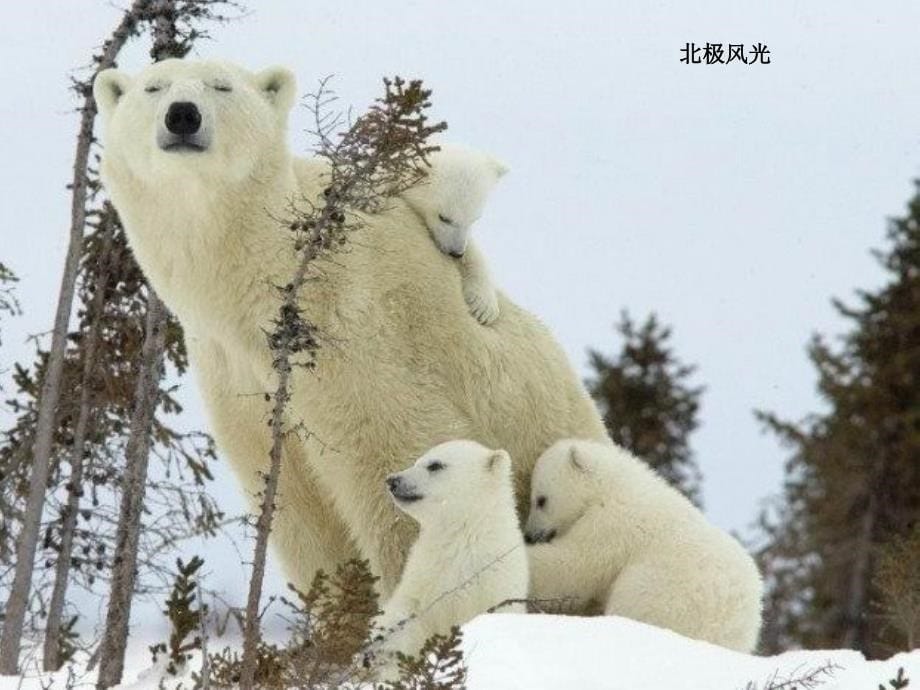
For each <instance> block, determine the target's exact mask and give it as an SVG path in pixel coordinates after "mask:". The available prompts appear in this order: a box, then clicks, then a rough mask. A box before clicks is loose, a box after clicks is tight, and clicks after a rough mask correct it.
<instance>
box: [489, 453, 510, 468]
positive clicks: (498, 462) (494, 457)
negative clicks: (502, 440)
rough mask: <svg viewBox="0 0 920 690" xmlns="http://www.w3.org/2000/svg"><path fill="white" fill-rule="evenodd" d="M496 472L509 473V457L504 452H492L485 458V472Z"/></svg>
mask: <svg viewBox="0 0 920 690" xmlns="http://www.w3.org/2000/svg"><path fill="white" fill-rule="evenodd" d="M498 470H502V471H505V472H510V471H511V456H510V455H508V451H506V450H493V451H492V452H491V453H489V457H488V458H486V471H487V472H496V471H498Z"/></svg>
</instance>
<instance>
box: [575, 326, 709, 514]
mask: <svg viewBox="0 0 920 690" xmlns="http://www.w3.org/2000/svg"><path fill="white" fill-rule="evenodd" d="M616 329H617V331H618V332H619V334H620V336H621V338H622V345H621V348H620V351H619V352H618V353H617V354H616V355H614V356H612V357H609V356H607V355H604V354H602V353H600V352H599V351H597V350H589V351H588V356H589V358H590V360H589V364H590V367H591V369H592V371H593V375H592V376H591V377H590V378H588V380H587V381H586V382H585V383H586V385H587V387H588V391H589V392H590V393H591V395H592V396H593V397H594V399H595V401H597V404H598V406H599V407H600V410H601V414H602V415H603V417H604V424H605V426H606V427H607V431H608V433H609V434H610V437H611V438H612V439H613V440H614V441H616V443H618V444H620V445H621V446H623V447H625V448H628V449H629V450H631V451H632V452H633V453H635V454H636V455H637V456H638V457H640V458H642V459H643V460H645V461H646V462H647V463H648V464H649V465H651V466H652V467H653V468H654V469H655V470H656V471H657V472H658V473H659V474H661V475H662V476H663V477H664V478H665V479H667V480H668V481H669V482H670V483H671V484H673V485H674V486H675V487H677V488H678V489H679V490H680V491H681V492H682V493H683V494H684V495H685V496H687V497H688V498H689V499H690V500H691V501H693V502H694V503H695V504H696V505H698V506H699V505H702V497H701V495H700V492H701V482H702V475H701V473H700V470H699V467H698V466H697V464H696V462H695V460H694V458H693V451H692V450H691V448H690V434H691V433H692V432H693V430H694V429H696V427H697V426H698V424H699V422H698V420H697V414H698V412H699V408H700V396H701V395H702V392H703V388H702V387H699V386H693V385H691V384H690V382H689V379H690V378H691V377H692V375H693V373H694V371H695V370H696V367H694V366H688V365H686V364H683V363H681V362H680V360H678V359H677V357H676V356H675V355H674V352H673V350H672V349H671V343H670V338H671V329H670V328H668V327H667V326H662V325H661V324H660V323H659V322H658V319H657V318H656V317H655V315H654V314H652V315H651V316H649V317H648V318H647V319H646V320H645V322H644V323H643V324H642V325H641V326H638V327H637V326H636V324H635V323H634V322H633V320H632V319H631V318H630V316H629V314H628V313H626V312H623V314H622V315H621V317H620V322H619V324H617V326H616Z"/></svg>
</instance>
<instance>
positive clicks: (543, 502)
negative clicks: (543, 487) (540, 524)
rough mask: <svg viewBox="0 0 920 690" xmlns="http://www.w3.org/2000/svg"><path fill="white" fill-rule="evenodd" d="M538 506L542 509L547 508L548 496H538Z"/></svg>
mask: <svg viewBox="0 0 920 690" xmlns="http://www.w3.org/2000/svg"><path fill="white" fill-rule="evenodd" d="M536 506H537V508H539V509H541V510H542V509H543V508H545V507H546V496H537V500H536Z"/></svg>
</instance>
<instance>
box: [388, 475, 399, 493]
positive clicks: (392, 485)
mask: <svg viewBox="0 0 920 690" xmlns="http://www.w3.org/2000/svg"><path fill="white" fill-rule="evenodd" d="M387 487H388V488H389V489H390V491H396V489H398V488H399V477H397V476H396V475H392V474H391V475H390V476H389V477H387Z"/></svg>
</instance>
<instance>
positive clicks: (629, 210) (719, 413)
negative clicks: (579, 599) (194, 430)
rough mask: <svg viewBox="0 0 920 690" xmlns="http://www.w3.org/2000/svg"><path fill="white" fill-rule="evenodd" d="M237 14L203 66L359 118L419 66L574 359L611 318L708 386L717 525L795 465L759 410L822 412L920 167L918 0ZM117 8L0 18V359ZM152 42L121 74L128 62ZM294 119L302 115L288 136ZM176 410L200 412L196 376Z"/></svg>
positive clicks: (38, 302)
mask: <svg viewBox="0 0 920 690" xmlns="http://www.w3.org/2000/svg"><path fill="white" fill-rule="evenodd" d="M250 4H251V9H252V10H253V12H252V14H251V16H249V17H248V18H246V19H244V20H242V21H239V22H236V23H233V24H230V25H227V26H225V27H217V28H215V29H213V30H212V33H213V36H214V40H213V41H210V42H207V43H202V44H200V45H199V48H198V51H197V56H199V57H203V58H223V59H229V60H233V61H236V62H238V63H240V64H242V65H244V66H246V67H250V68H252V69H258V68H261V67H265V66H269V65H272V64H282V65H286V66H288V67H290V68H291V69H292V70H293V71H294V72H295V73H296V74H297V76H298V78H299V80H300V89H301V91H302V92H306V91H309V90H310V89H311V88H312V87H313V86H314V85H315V83H316V80H317V79H319V78H320V77H323V76H326V75H329V74H334V75H335V79H334V81H333V85H334V87H335V89H336V90H337V91H338V93H339V95H340V97H341V102H342V103H343V104H351V105H354V106H355V107H356V108H358V109H361V108H363V107H364V106H365V105H366V104H367V103H368V102H369V101H370V100H371V99H372V98H373V97H375V96H376V95H377V94H378V93H379V91H380V77H381V76H382V75H387V74H400V75H403V76H406V77H416V76H417V77H422V78H423V79H424V80H425V81H426V82H427V84H428V85H429V86H430V87H431V88H433V89H434V96H433V100H434V104H435V108H434V111H435V115H436V116H437V117H439V118H442V119H446V120H447V121H448V122H449V126H450V128H449V132H448V134H447V136H446V137H445V139H446V140H450V141H457V142H462V143H466V144H469V145H472V146H475V147H479V148H483V149H486V150H488V151H491V152H493V153H494V154H496V155H498V156H499V157H500V158H502V159H503V160H505V161H506V162H507V163H508V164H509V165H510V167H511V174H509V175H508V176H506V177H505V178H504V179H503V180H502V182H501V184H500V185H499V187H498V188H497V190H496V192H495V194H494V197H493V200H492V202H491V204H490V206H489V207H488V209H487V211H486V214H485V215H484V216H483V218H482V220H481V221H480V222H479V224H478V225H477V227H476V229H475V233H476V236H477V238H478V240H479V242H480V244H481V246H482V247H483V249H484V251H485V253H486V255H487V256H488V257H489V261H490V263H491V265H492V267H493V272H494V275H495V279H496V281H497V282H498V283H499V284H500V286H501V287H502V288H503V289H504V290H505V291H506V292H507V293H508V294H509V295H510V296H511V297H512V298H513V299H514V300H516V301H517V302H519V303H520V304H522V305H523V306H525V307H527V308H528V309H530V310H532V311H533V312H534V313H535V314H537V315H538V316H539V317H540V318H541V319H543V320H544V321H545V322H546V323H547V324H548V325H549V326H550V327H551V328H552V330H553V332H554V333H555V334H556V337H557V338H558V339H559V340H560V341H561V342H562V344H563V345H564V347H565V349H566V351H567V352H568V354H569V356H570V357H571V359H572V362H573V363H574V365H575V366H576V367H577V368H579V370H580V371H582V372H583V373H584V370H585V363H586V356H585V350H586V348H587V347H589V346H591V347H597V348H601V349H605V350H608V351H610V350H612V349H613V348H614V346H615V343H616V340H615V338H614V333H613V328H612V326H613V323H614V322H615V321H616V319H617V315H618V314H619V312H620V310H622V309H624V308H628V309H629V310H630V312H632V314H633V315H634V316H636V317H639V318H642V317H644V316H645V315H646V314H647V313H649V312H651V311H655V312H656V313H658V314H659V316H660V317H661V319H662V320H663V321H664V322H665V323H667V324H670V325H671V326H673V328H674V345H675V349H676V351H677V353H678V355H679V356H680V357H681V358H682V359H684V360H685V361H687V362H691V363H695V364H697V365H698V366H699V372H698V376H697V380H698V382H699V383H702V384H705V386H706V393H705V396H704V399H703V408H702V413H701V417H702V426H701V428H700V430H699V431H698V432H697V433H696V435H695V436H694V439H693V447H694V450H695V452H696V455H697V458H698V461H699V463H700V465H701V467H702V470H703V474H704V476H705V503H706V509H707V514H708V515H709V516H710V518H711V519H712V520H713V521H715V522H716V523H717V524H719V525H721V526H723V527H726V528H731V529H736V530H744V529H745V528H746V527H747V526H748V525H749V523H750V522H751V521H752V519H753V518H754V516H755V514H756V512H757V507H758V502H759V501H760V500H761V499H763V498H764V497H765V496H768V495H770V494H771V493H774V492H775V491H776V490H777V488H778V483H779V481H780V478H781V476H782V463H783V460H784V457H785V454H784V452H783V450H782V449H781V448H779V447H778V446H777V444H776V442H775V440H774V439H773V438H771V437H767V436H763V435H762V434H761V431H760V428H759V426H758V424H757V423H756V421H755V420H754V418H753V415H752V410H753V409H755V408H765V409H769V410H775V411H779V412H780V413H781V414H783V415H785V416H789V417H793V418H797V417H800V416H801V415H803V414H805V413H807V412H809V411H813V410H816V409H819V407H818V406H819V402H818V400H817V398H816V395H815V375H814V371H813V369H812V368H811V366H810V364H809V363H808V361H807V359H806V356H805V345H806V342H807V340H808V338H809V335H810V334H811V333H812V332H813V331H816V330H817V331H820V332H824V333H837V332H839V331H840V329H841V327H842V322H841V320H840V319H839V318H838V317H837V316H836V314H835V313H834V311H833V309H832V308H831V306H830V303H829V300H830V298H831V297H832V296H842V297H849V296H851V295H852V292H853V290H854V288H856V287H871V286H873V285H876V284H878V282H879V281H880V280H881V277H882V274H881V271H880V269H879V268H878V267H877V266H876V265H875V263H874V261H873V260H872V258H871V257H870V256H869V253H868V251H869V249H870V248H871V247H873V246H879V245H880V244H881V242H882V238H883V234H884V227H885V219H886V217H888V216H891V215H895V214H900V213H901V212H902V209H903V208H904V204H905V202H906V200H907V199H908V197H909V196H910V194H911V193H912V187H911V179H912V178H914V177H916V176H917V175H918V171H920V69H918V62H920V56H918V52H917V42H916V30H917V27H918V26H920V3H917V2H915V1H909V0H904V1H903V2H890V1H889V2H875V3H871V4H870V3H866V2H857V1H843V0H823V1H822V2H817V1H815V0H810V1H808V2H804V1H803V2H791V1H773V2H757V3H755V2H744V3H740V2H737V1H736V0H725V1H719V2H715V1H707V2H699V1H698V2H686V1H683V2H681V1H678V0H667V1H664V0H660V1H657V2H652V1H649V2H631V3H627V2H618V1H616V0H603V1H600V0H599V1H596V2H595V1H592V2H564V3H563V2H544V1H542V0H526V1H525V0H515V1H513V2H496V1H495V0H492V1H490V2H489V1H485V0H466V1H465V2H462V3H443V2H437V3H435V2H427V3H424V2H407V1H397V0H387V1H386V2H380V0H366V1H363V2H355V1H352V0H340V1H339V2H335V3H318V2H304V1H303V0H298V1H295V0H262V1H261V2H258V3H255V2H252V3H250ZM118 14H119V10H118V8H117V7H116V6H114V5H112V4H109V3H106V2H103V1H102V0H79V1H77V0H68V1H67V2H41V3H39V2H16V3H14V2H7V3H4V4H3V9H0V61H2V64H4V65H5V66H6V67H5V69H4V75H3V76H4V81H5V88H4V89H3V90H2V92H0V108H2V118H3V122H4V123H5V127H6V131H5V132H4V133H3V151H4V157H5V159H6V161H7V163H6V165H4V166H3V168H2V169H0V189H2V190H3V192H2V194H3V201H4V203H3V204H0V261H3V262H5V263H7V264H8V265H9V266H10V267H11V268H13V269H14V270H16V271H17V272H18V273H19V275H20V276H21V278H22V283H21V288H20V295H21V298H22V301H23V303H24V306H25V308H26V315H25V316H24V317H23V318H20V319H18V320H17V321H15V322H12V323H9V324H4V348H3V351H2V352H0V364H9V362H10V361H13V360H28V359H29V358H30V352H31V350H30V347H29V346H28V345H27V344H26V342H25V339H26V337H27V335H29V334H32V333H36V332H41V331H45V330H47V329H48V328H49V327H50V324H51V321H52V315H53V309H54V304H55V299H56V295H57V290H58V281H59V275H60V271H61V268H62V264H63V254H64V250H65V247H66V233H67V221H68V215H69V209H68V196H67V192H66V190H65V188H64V187H65V184H66V183H67V182H68V179H69V176H70V170H69V167H70V165H71V162H72V155H73V153H72V150H73V140H74V134H75V130H76V124H77V118H76V115H75V114H74V113H73V110H72V109H73V107H74V100H73V99H72V97H71V94H70V93H69V92H68V90H67V87H68V75H69V73H70V71H71V70H72V69H73V68H75V67H78V66H81V65H85V64H87V62H88V58H89V56H90V55H91V54H92V52H93V51H94V49H95V47H96V45H97V43H98V42H99V41H100V39H101V38H102V37H103V36H105V35H106V34H107V33H108V32H109V31H110V30H111V29H112V27H113V26H114V25H115V23H116V22H117V19H118ZM707 41H709V42H714V43H716V42H718V43H724V44H728V43H744V44H747V45H748V46H750V45H751V44H753V43H757V42H760V43H764V44H766V45H767V46H768V48H769V51H770V59H771V64H769V65H743V64H737V63H736V64H731V65H705V64H701V65H685V64H681V62H680V57H681V48H682V47H683V46H684V45H685V44H686V43H688V42H696V43H697V44H701V43H703V44H704V43H706V42H707ZM146 50H147V46H146V45H137V46H133V47H132V48H131V49H130V50H129V51H128V52H127V54H126V56H125V59H124V60H123V61H122V66H123V67H124V68H125V69H128V70H136V69H139V68H140V67H142V66H143V64H144V63H145V61H146V59H147V58H146ZM306 125H307V116H306V113H305V112H304V111H303V110H302V109H298V110H296V111H295V114H294V122H293V126H292V132H291V139H292V145H293V146H294V148H295V149H296V150H300V151H306V150H307V147H308V146H309V144H310V142H309V140H308V138H307V137H306V136H305V135H304V134H303V132H302V130H303V129H304V128H305V127H306ZM0 368H2V367H0ZM186 399H187V400H188V401H189V403H190V410H191V414H192V415H196V416H195V417H192V418H191V423H193V424H194V423H196V421H197V420H198V419H200V405H199V404H198V403H197V397H196V394H195V392H194V387H193V386H191V385H189V386H186ZM220 481H221V482H222V484H223V485H224V486H223V488H222V490H221V493H222V494H226V495H227V496H228V497H229V498H228V500H231V499H232V498H235V496H236V492H235V488H234V486H233V485H232V481H231V480H230V478H229V477H228V475H226V474H221V475H220ZM205 555H206V556H207V554H205Z"/></svg>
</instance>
